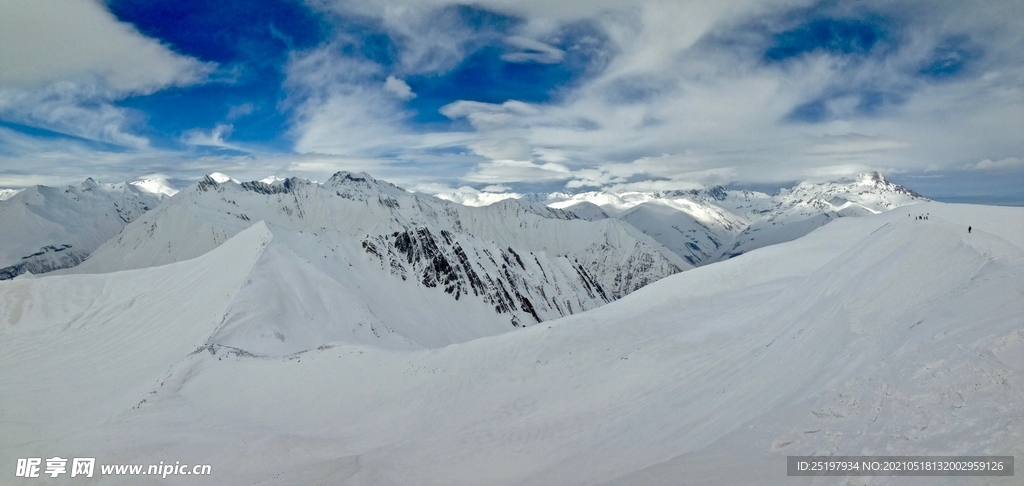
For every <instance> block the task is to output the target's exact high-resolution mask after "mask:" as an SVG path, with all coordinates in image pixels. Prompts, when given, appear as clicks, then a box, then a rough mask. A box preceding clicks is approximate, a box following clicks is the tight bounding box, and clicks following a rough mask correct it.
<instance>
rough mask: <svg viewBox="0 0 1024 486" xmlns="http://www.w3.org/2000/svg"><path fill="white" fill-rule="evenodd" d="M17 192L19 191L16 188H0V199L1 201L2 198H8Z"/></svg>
mask: <svg viewBox="0 0 1024 486" xmlns="http://www.w3.org/2000/svg"><path fill="white" fill-rule="evenodd" d="M18 192H19V191H18V190H16V189H0V201H3V200H4V199H10V198H11V197H13V196H14V195H15V194H17V193H18Z"/></svg>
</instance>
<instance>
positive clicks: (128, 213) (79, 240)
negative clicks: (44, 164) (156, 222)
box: [0, 179, 166, 280]
mask: <svg viewBox="0 0 1024 486" xmlns="http://www.w3.org/2000/svg"><path fill="white" fill-rule="evenodd" d="M165 197H166V196H164V195H162V194H160V193H154V192H151V191H149V190H147V189H146V188H144V187H139V186H137V185H134V184H128V183H123V182H122V183H116V184H104V183H100V182H97V181H95V180H93V179H86V180H85V181H84V182H82V183H81V184H79V185H77V186H67V187H63V188H56V187H46V186H34V187H30V188H28V189H25V190H22V191H18V192H17V193H15V194H13V195H12V196H11V197H9V198H7V199H4V200H0V280H6V279H10V278H14V277H16V276H18V275H21V274H22V273H25V272H31V273H33V274H38V273H45V272H49V271H52V270H56V269H60V268H67V267H72V266H75V265H77V264H78V263H79V262H81V261H82V260H84V259H85V258H86V257H87V256H89V254H90V253H91V252H92V251H93V250H95V249H96V247H98V246H100V244H102V243H103V242H105V241H107V240H108V239H110V238H112V237H113V236H114V235H116V234H118V232H120V231H121V228H123V227H124V226H125V225H126V224H128V223H130V222H132V221H134V220H135V219H136V218H138V217H139V216H140V215H142V214H143V213H145V212H146V211H148V210H150V209H152V208H154V207H156V206H157V205H158V204H159V203H160V201H161V200H162V199H163V198H165Z"/></svg>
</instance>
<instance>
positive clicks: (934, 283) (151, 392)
mask: <svg viewBox="0 0 1024 486" xmlns="http://www.w3.org/2000/svg"><path fill="white" fill-rule="evenodd" d="M920 210H921V211H922V212H929V213H930V214H931V218H930V220H929V221H916V220H911V219H909V218H907V217H906V216H905V215H902V214H899V213H894V212H889V213H882V214H878V215H872V216H867V217H862V218H844V219H841V220H839V221H836V222H833V223H831V224H829V225H827V226H824V227H822V228H819V229H817V230H816V231H814V232H811V233H810V234H808V235H807V236H805V237H803V238H800V239H797V240H794V241H791V242H788V243H783V244H779V245H775V246H771V247H768V248H762V249H759V250H756V251H752V252H749V253H747V254H744V255H741V256H739V257H736V258H733V259H730V260H728V261H724V262H720V263H716V264H713V265H706V266H703V267H700V268H697V269H694V270H691V271H687V272H683V273H680V274H677V275H673V276H671V277H668V278H665V279H662V280H660V281H658V282H655V283H653V284H651V285H648V286H646V287H644V288H642V289H640V290H638V291H636V292H633V293H631V294H630V295H627V296H625V297H624V298H622V299H620V300H618V301H616V302H613V303H610V304H608V305H605V306H602V307H599V308H596V309H594V310H591V311H588V312H583V313H579V314H575V315H572V316H568V317H564V318H561V319H557V320H554V321H550V322H547V323H545V324H543V325H537V326H533V327H529V328H526V329H518V330H515V331H513V332H506V333H503V334H500V335H495V336H490V337H484V338H481V339H476V340H472V341H469V342H463V343H460V344H453V345H450V346H447V347H445V348H443V349H434V350H423V349H418V350H417V349H411V350H399V349H387V348H384V347H379V346H369V345H366V344H360V343H358V342H357V343H347V342H343V341H339V342H334V343H331V344H329V345H325V346H321V347H320V348H319V349H315V350H311V351H308V352H305V353H302V354H299V355H294V356H289V357H263V358H261V357H254V356H251V355H247V354H246V353H240V352H238V351H237V350H233V349H231V348H230V347H227V346H223V345H217V344H215V343H211V341H210V339H209V338H210V337H212V336H215V335H217V334H218V333H220V332H222V331H224V330H225V329H226V326H225V325H223V324H222V320H221V316H222V315H223V313H224V312H225V311H226V307H227V306H229V305H233V304H230V302H231V301H232V299H235V298H237V296H238V295H240V294H241V292H242V291H240V290H237V289H240V288H242V287H244V286H245V285H246V283H245V282H246V281H247V279H248V278H252V277H251V276H252V272H255V271H259V270H258V268H257V266H258V263H253V262H254V260H256V261H258V260H260V259H264V258H273V259H275V260H276V259H281V261H284V262H285V263H287V258H286V257H285V256H283V255H277V256H268V255H269V254H270V253H271V252H275V251H277V250H273V248H272V247H273V245H274V244H275V243H279V238H278V237H277V236H276V235H275V236H274V240H273V241H271V242H269V243H267V240H268V239H269V238H270V232H269V231H267V230H265V229H264V228H263V227H262V226H259V225H258V226H257V227H254V228H251V229H249V230H246V231H244V232H240V233H238V234H236V236H234V237H233V238H232V239H230V240H228V242H227V243H224V244H223V245H221V246H220V247H218V248H217V249H216V250H214V251H212V252H210V253H209V254H207V255H204V256H202V257H200V258H198V259H194V260H189V261H183V262H180V263H175V264H173V265H170V266H165V267H156V268H147V269H142V270H132V271H127V272H117V273H110V274H104V275H55V276H48V277H42V278H37V279H19V280H15V281H10V282H0V296H2V297H0V333H2V334H0V389H2V390H4V393H2V394H0V410H3V413H2V414H0V429H2V430H4V431H5V434H3V435H0V464H13V463H14V458H17V457H50V456H52V455H54V454H62V455H68V456H71V457H75V456H76V455H77V456H79V457H81V456H87V457H93V456H95V457H97V461H98V462H99V463H136V464H150V463H152V464H156V463H157V462H159V461H180V462H182V463H186V464H211V465H212V468H213V475H212V476H208V477H185V478H182V477H168V478H167V479H152V480H149V481H147V479H149V478H145V477H142V478H140V477H135V478H125V477H121V478H117V477H104V478H103V483H104V484H151V483H152V484H157V483H159V484H261V485H272V484H352V485H356V484H444V485H452V484H493V485H502V484H559V485H562V484H600V483H606V482H610V483H613V484H751V483H756V484H786V485H791V484H851V482H848V481H847V479H846V478H833V479H834V480H831V481H820V480H819V481H817V482H815V481H813V479H812V478H787V477H785V476H784V474H785V457H786V455H799V454H814V453H817V454H851V455H857V454H936V455H939V454H1000V455H1016V456H1017V457H1020V456H1021V455H1022V454H1024V398H1022V397H1024V299H1022V295H1024V248H1022V247H1021V242H1022V241H1024V210H1022V209H1021V208H997V207H984V206H960V205H946V204H939V203H927V204H924V205H922V206H920ZM968 225H972V226H973V227H974V232H973V233H972V234H970V235H968V234H967V233H966V228H967V226H968ZM292 247H293V245H289V246H288V248H292ZM285 266H287V265H285ZM64 295H69V296H70V297H65V298H56V296H64ZM158 296H159V298H158ZM260 304H262V305H266V306H271V307H275V306H277V304H274V303H272V302H253V303H251V304H250V305H248V306H247V307H249V308H252V307H257V306H258V305H260ZM72 402H73V403H75V406H74V407H67V406H65V405H64V404H66V403H72ZM62 457H63V456H62ZM864 479H870V484H872V485H877V484H882V485H884V484H917V483H916V482H915V483H911V482H908V481H900V479H899V478H886V477H875V478H864ZM865 482H866V481H857V480H855V481H853V482H852V484H864V483H865ZM922 484H924V483H922ZM927 484H949V485H952V484H997V485H1002V484H1020V482H1019V477H1011V478H974V479H973V480H972V479H971V478H929V479H928V480H927Z"/></svg>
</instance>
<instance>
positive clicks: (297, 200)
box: [74, 172, 690, 354]
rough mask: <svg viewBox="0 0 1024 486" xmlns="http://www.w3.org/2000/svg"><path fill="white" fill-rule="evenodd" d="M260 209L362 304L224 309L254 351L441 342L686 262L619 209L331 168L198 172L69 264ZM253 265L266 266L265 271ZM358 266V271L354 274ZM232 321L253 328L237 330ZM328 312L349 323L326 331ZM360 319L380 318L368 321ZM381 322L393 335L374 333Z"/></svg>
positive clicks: (204, 230)
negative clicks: (298, 309)
mask: <svg viewBox="0 0 1024 486" xmlns="http://www.w3.org/2000/svg"><path fill="white" fill-rule="evenodd" d="M222 179H223V178H222ZM256 221H265V222H266V224H267V226H268V227H269V228H270V230H271V231H272V232H273V233H274V234H275V236H277V237H278V238H277V242H278V243H275V245H287V246H288V247H289V248H288V251H287V252H285V251H282V252H279V253H274V254H279V255H284V254H287V253H289V252H290V253H292V254H294V257H287V258H288V260H289V261H291V262H292V263H291V264H292V265H296V266H306V265H311V266H312V267H315V271H314V269H309V271H307V270H302V271H300V272H298V273H296V274H295V275H296V278H298V277H297V275H300V274H302V275H307V276H309V277H310V278H320V276H322V277H324V278H327V279H331V280H333V281H334V282H335V283H336V284H330V285H328V284H325V285H327V286H329V287H331V288H335V289H336V290H337V292H339V293H341V294H344V295H347V296H349V297H346V299H350V301H351V302H354V303H359V304H358V305H357V307H360V308H362V307H365V316H364V317H361V318H351V319H350V318H348V317H345V318H335V317H331V315H332V313H331V312H327V310H326V309H333V308H335V306H334V304H331V303H330V302H328V300H330V299H331V297H330V295H329V294H327V293H313V294H311V295H314V296H317V297H316V299H320V300H316V299H314V300H316V301H315V302H310V306H311V307H310V308H316V309H324V312H323V313H319V314H318V313H316V312H314V313H312V314H311V315H313V314H315V315H316V316H319V317H313V320H314V321H317V322H318V323H317V324H315V326H319V327H318V328H322V332H320V331H318V332H317V333H304V332H300V331H298V330H297V328H295V327H294V326H291V325H290V324H289V323H288V322H287V320H288V318H287V317H285V316H280V317H275V316H273V315H270V314H268V313H267V312H261V313H260V314H259V315H260V316H261V317H260V318H259V319H256V318H254V317H252V316H249V317H245V318H244V319H243V318H242V316H239V317H238V318H237V319H234V318H233V317H231V316H229V319H228V321H230V322H233V323H234V324H232V326H230V327H231V329H233V331H232V334H231V335H232V336H233V337H232V338H231V339H232V340H233V341H232V343H234V344H233V345H234V346H238V347H244V346H247V347H246V348H245V349H246V351H247V352H250V353H256V354H275V353H283V352H284V353H292V352H298V351H304V350H307V349H312V348H315V347H317V346H320V345H321V344H323V343H324V342H327V341H324V340H322V339H327V337H330V339H329V340H333V339H342V340H343V338H344V336H346V335H347V336H349V337H351V339H353V340H354V342H364V341H365V340H364V338H367V336H375V337H374V338H373V339H371V340H369V341H365V342H367V343H377V344H379V345H383V346H397V347H400V348H401V347H408V346H410V345H412V346H426V347H436V346H444V345H447V344H450V343H453V342H460V341H464V340H467V339H474V338H478V337H481V336H486V335H492V334H496V333H500V332H507V331H508V330H511V329H514V328H516V327H524V326H529V325H534V324H536V323H538V322H541V321H545V320H549V319H554V318H557V317H561V316H565V315H569V314H573V313H577V312H581V311H584V310H587V309H592V308H595V307H598V306H600V305H604V304H606V303H608V302H610V301H613V300H615V299H618V298H621V297H623V296H625V295H627V294H629V293H630V292H633V291H635V290H637V289H639V288H641V287H643V286H645V285H647V284H649V283H651V282H655V281H657V280H659V279H661V278H664V277H666V276H668V275H672V274H674V273H676V272H679V271H680V270H682V269H686V268H690V265H688V264H687V263H685V262H684V261H683V260H682V259H680V258H679V257H677V256H676V255H675V254H673V253H672V252H671V251H669V250H668V249H666V248H664V247H663V246H661V245H659V244H658V243H657V242H655V241H654V240H652V239H651V238H650V237H648V236H646V235H644V234H643V233H641V232H640V231H638V230H637V229H636V228H633V227H632V226H630V225H628V224H625V223H623V222H621V221H617V220H600V221H586V220H582V219H579V218H578V217H577V216H576V215H575V214H573V213H571V212H567V211H562V210H558V209H553V208H548V207H545V206H542V205H536V204H530V203H527V202H524V201H517V200H510V201H504V202H501V203H498V204H495V205H492V206H489V207H486V208H472V207H466V206H462V205H459V204H455V203H451V202H448V201H443V200H440V199H437V198H434V197H430V196H424V195H419V194H411V193H408V192H406V191H405V190H403V189H401V188H399V187H397V186H394V185H392V184H388V183H386V182H382V181H377V180H375V179H373V178H372V177H370V176H368V175H366V174H351V173H347V172H340V173H338V174H336V175H334V176H333V177H331V178H330V179H329V180H328V181H326V182H324V183H323V184H316V183H312V182H309V181H304V180H300V179H294V178H292V179H281V180H276V181H271V182H270V183H267V182H262V181H259V182H243V183H236V182H233V181H231V180H228V179H223V181H222V182H218V181H217V180H216V179H214V178H212V177H207V178H205V179H204V180H202V181H200V182H199V183H197V184H195V185H194V186H192V187H191V188H188V189H185V190H183V191H181V192H179V193H177V194H176V195H175V196H174V197H173V198H172V199H171V200H170V201H168V203H167V204H165V205H163V206H161V207H160V208H159V209H157V210H155V211H152V212H150V213H147V214H146V215H144V216H143V217H141V218H139V220H138V221H136V222H134V223H133V224H131V225H129V226H128V227H126V228H125V229H124V231H123V232H122V233H121V234H120V235H118V236H117V237H116V238H114V239H112V240H110V241H109V242H107V243H106V244H104V245H103V246H102V247H101V248H99V249H98V250H97V251H95V252H94V253H93V255H92V256H91V257H90V258H89V260H87V261H86V262H84V263H82V265H80V266H79V267H77V268H76V269H74V272H76V273H90V272H111V271H118V270H125V269H133V268H145V267H149V266H155V265H163V264H168V263H173V262H178V261H183V260H188V259H191V258H196V257H198V256H200V255H203V254H205V253H207V252H209V251H211V250H212V249H214V248H216V247H217V246H218V245H220V244H222V243H223V242H224V241H226V240H227V239H229V238H230V237H231V236H233V235H234V234H237V233H238V232H239V231H242V230H243V229H245V228H247V227H249V226H250V225H252V224H253V223H254V222H256ZM268 258H269V257H268ZM275 258H285V257H284V256H279V257H275ZM264 264H266V265H271V266H280V265H282V264H281V262H279V261H275V262H271V261H269V260H268V261H267V262H262V261H261V263H260V264H259V265H257V267H258V268H262V267H261V266H262V265H264ZM275 268H278V267H275ZM260 275H261V279H272V278H273V275H274V273H273V272H271V271H266V272H262V273H260ZM314 275H319V276H318V277H314ZM357 275H358V276H357ZM357 280H359V281H362V283H361V284H360V285H354V284H353V283H352V282H354V281H357ZM252 288H253V290H252V292H256V291H257V289H262V290H259V292H266V293H267V297H266V300H274V299H278V297H272V296H271V295H270V294H273V293H283V294H284V295H290V296H292V297H289V298H291V299H294V300H308V299H309V296H308V295H299V294H300V291H299V290H297V289H296V288H289V286H286V285H278V284H273V285H270V284H266V283H260V282H256V283H254V284H253V287H252ZM246 292H250V291H248V290H247V291H246ZM245 295H246V297H244V298H246V299H252V300H253V301H258V300H260V299H261V298H262V297H260V296H259V295H255V294H254V295H251V296H249V295H248V294H245ZM380 295H387V296H389V297H391V298H390V299H382V298H380ZM240 298H241V297H240ZM395 302H403V303H405V305H407V306H408V307H409V308H408V309H403V308H402V306H396V305H395ZM239 312H242V311H241V310H240V311H239ZM246 312H249V311H246ZM360 312H362V311H360ZM250 314H251V312H250ZM233 319H234V320H233ZM260 319H262V321H261V320H260ZM318 320H323V321H324V322H320V321H318ZM410 321H413V322H418V324H416V325H411V324H409V322H410ZM241 322H245V323H246V324H245V326H255V327H254V329H256V328H258V329H259V331H258V332H257V331H255V330H248V331H246V330H243V329H242V327H244V326H243V325H242V324H239V323H241ZM267 323H271V324H267ZM361 324H365V325H366V326H361ZM268 326H270V327H268ZM332 326H333V327H335V328H337V330H345V333H348V334H344V333H339V332H340V331H339V332H335V331H330V330H329V328H331V327H332ZM271 327H273V329H271ZM363 327H365V329H370V328H371V327H372V328H373V329H376V330H379V331H381V332H378V333H373V332H371V333H369V334H365V333H363V331H362V329H361V328H363ZM421 328H431V329H434V331H432V332H423V331H421V330H420V329H421ZM390 334H394V335H395V336H396V338H395V339H394V340H389V339H385V338H384V337H383V336H385V335H390ZM243 335H244V336H247V337H246V338H245V340H244V343H243V340H242V338H240V337H239V336H243ZM367 339H369V338H367ZM388 343H390V344H388Z"/></svg>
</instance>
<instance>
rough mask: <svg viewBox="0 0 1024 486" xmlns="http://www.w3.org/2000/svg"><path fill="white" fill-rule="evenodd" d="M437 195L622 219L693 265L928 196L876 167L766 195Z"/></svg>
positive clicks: (710, 191) (714, 190)
mask: <svg viewBox="0 0 1024 486" xmlns="http://www.w3.org/2000/svg"><path fill="white" fill-rule="evenodd" d="M439 197H443V198H445V199H448V200H452V201H459V202H461V203H463V204H469V205H484V204H489V203H491V202H492V201H499V200H505V199H508V198H513V199H522V200H528V201H534V202H538V203H542V204H546V205H548V206H550V207H553V208H560V209H565V210H567V211H571V212H573V213H575V214H576V215H577V216H579V217H580V218H583V219H587V220H591V221H594V220H598V219H603V218H616V219H621V220H623V221H626V222H628V223H630V224H631V225H632V226H634V227H636V228H637V229H639V230H640V231H642V232H643V233H644V234H646V235H648V236H650V237H651V238H653V239H654V240H655V241H657V242H659V243H661V244H663V245H665V246H666V247H667V248H668V249H670V250H671V251H673V252H674V253H675V254H676V255H678V256H679V257H680V258H683V259H684V260H686V261H687V262H688V263H689V264H691V265H694V266H699V265H705V264H708V263H713V262H716V261H719V260H722V259H726V258H731V257H734V256H736V255H740V254H742V253H745V252H748V251H750V250H753V249H755V248H760V247H763V246H768V245H774V244H777V243H782V242H785V241H791V240H794V239H796V238H799V237H801V236H803V235H805V234H807V233H809V232H811V231H812V230H814V229H816V228H818V227H820V226H822V225H824V224H826V223H828V222H829V221H832V220H834V219H836V218H840V217H847V216H865V215H869V214H877V213H879V212H883V211H888V210H891V209H894V208H896V207H899V206H905V205H908V204H915V203H920V202H925V201H928V199H927V198H924V197H923V196H921V195H920V194H917V193H915V192H914V191H911V190H909V189H907V188H905V187H903V186H899V185H896V184H893V183H891V182H889V181H886V180H885V178H883V177H882V176H881V175H880V174H879V173H877V172H873V173H869V174H861V175H860V176H857V177H854V178H849V179H842V180H839V181H835V182H828V183H823V184H818V183H810V182H803V183H800V184H797V185H796V186H794V187H793V188H792V189H783V190H780V191H778V192H777V193H776V194H774V195H772V196H769V195H767V194H764V193H760V192H756V191H748V190H730V189H726V188H725V187H722V186H714V187H710V188H707V189H703V190H688V191H684V190H679V191H653V192H642V191H632V192H623V193H608V192H601V191H592V192H583V193H578V194H568V193H551V194H516V193H507V194H492V193H483V192H477V191H470V190H461V191H456V192H451V193H447V194H442V195H439Z"/></svg>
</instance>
